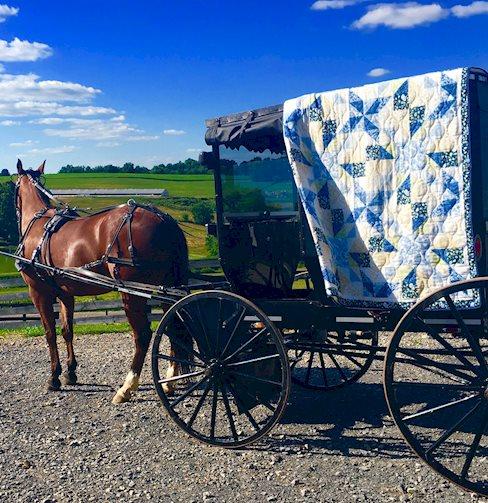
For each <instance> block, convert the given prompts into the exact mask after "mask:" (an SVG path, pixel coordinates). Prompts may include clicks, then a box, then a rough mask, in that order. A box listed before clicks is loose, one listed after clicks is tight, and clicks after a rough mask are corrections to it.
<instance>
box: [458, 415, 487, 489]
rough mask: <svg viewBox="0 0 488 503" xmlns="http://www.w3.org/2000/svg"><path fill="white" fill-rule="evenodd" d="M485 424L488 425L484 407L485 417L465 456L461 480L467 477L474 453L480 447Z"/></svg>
mask: <svg viewBox="0 0 488 503" xmlns="http://www.w3.org/2000/svg"><path fill="white" fill-rule="evenodd" d="M487 423H488V414H487V413H486V407H485V416H484V417H483V419H482V421H481V424H480V428H479V429H478V431H477V432H476V435H475V436H474V439H473V442H472V444H471V446H470V448H469V451H468V455H467V456H466V461H465V462H464V465H463V469H462V470H461V478H462V479H465V478H466V475H468V472H469V469H470V467H471V463H472V462H473V458H474V455H475V454H476V451H477V450H478V447H479V445H480V441H481V437H482V436H483V434H484V433H485V429H486V424H487Z"/></svg>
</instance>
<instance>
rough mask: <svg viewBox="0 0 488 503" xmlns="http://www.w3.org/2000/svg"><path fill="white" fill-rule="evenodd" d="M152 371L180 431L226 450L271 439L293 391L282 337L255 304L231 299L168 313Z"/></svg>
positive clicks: (188, 304) (211, 296) (194, 298)
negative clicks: (261, 439) (270, 432)
mask: <svg viewBox="0 0 488 503" xmlns="http://www.w3.org/2000/svg"><path fill="white" fill-rule="evenodd" d="M152 370H153V379H154V385H155V387H156V391H157V393H158V395H159V397H160V399H161V402H162V404H163V406H164V408H165V409H166V411H167V412H168V414H169V415H170V417H171V418H172V419H173V420H174V421H175V422H176V424H178V426H180V427H181V428H182V429H183V430H184V431H186V432H187V433H188V434H189V435H191V436H193V437H195V438H197V439H198V440H200V441H202V442H205V443H207V444H212V445H219V446H222V447H231V448H232V447H242V446H245V445H248V444H250V443H251V442H254V441H256V440H257V439H259V438H261V437H262V436H263V435H265V434H266V433H267V432H269V431H270V430H271V428H272V427H273V426H274V425H275V424H276V423H277V422H278V421H279V419H280V417H281V415H282V413H283V411H284V409H285V406H286V403H287V399H288V394H289V390H290V370H289V364H288V358H287V353H286V348H285V346H284V343H283V339H282V336H281V334H280V332H279V331H278V330H277V328H276V327H275V326H274V324H273V323H272V322H271V321H270V320H269V318H268V317H267V316H266V315H265V314H264V313H263V312H262V311H261V310H260V309H259V308H258V307H256V306H255V305H254V304H253V303H251V302H249V301H248V300H246V299H244V298H243V297H240V296H239V295H236V294H233V293H229V292H222V291H207V292H198V293H195V294H192V295H189V296H187V297H185V298H184V299H182V300H180V301H179V302H177V303H176V304H174V305H173V306H172V307H171V308H170V309H169V310H168V311H167V312H166V314H165V315H164V316H163V318H162V320H161V322H160V324H159V327H158V329H157V331H156V336H155V340H154V343H153V349H152Z"/></svg>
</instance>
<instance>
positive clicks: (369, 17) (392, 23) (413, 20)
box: [352, 2, 449, 30]
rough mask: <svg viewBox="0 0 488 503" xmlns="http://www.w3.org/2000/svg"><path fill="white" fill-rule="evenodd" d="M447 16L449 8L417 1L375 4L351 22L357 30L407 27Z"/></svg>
mask: <svg viewBox="0 0 488 503" xmlns="http://www.w3.org/2000/svg"><path fill="white" fill-rule="evenodd" d="M447 16H449V10H448V9H444V8H443V7H441V6H440V5H439V4H437V3H432V4H420V3H417V2H406V3H400V4H398V3H391V4H376V5H373V6H371V7H370V8H369V10H368V12H366V14H364V16H362V17H361V18H360V19H358V20H357V21H355V22H354V23H353V24H352V27H353V28H356V29H358V30H361V29H364V28H377V27H378V26H387V27H388V28H394V29H408V28H413V27H414V26H421V25H425V24H430V23H434V22H436V21H439V20H441V19H444V18H445V17H447Z"/></svg>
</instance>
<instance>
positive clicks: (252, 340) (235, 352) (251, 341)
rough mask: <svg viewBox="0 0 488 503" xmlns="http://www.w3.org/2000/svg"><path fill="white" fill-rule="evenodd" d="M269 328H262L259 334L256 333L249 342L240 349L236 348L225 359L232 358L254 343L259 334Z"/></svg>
mask: <svg viewBox="0 0 488 503" xmlns="http://www.w3.org/2000/svg"><path fill="white" fill-rule="evenodd" d="M267 330H268V328H267V327H264V328H262V329H261V330H260V331H259V332H258V333H257V334H254V335H253V336H252V337H251V338H250V339H249V340H248V341H247V342H245V343H244V344H243V345H242V346H241V347H240V348H239V349H236V350H235V351H234V352H233V353H232V354H231V355H230V356H228V357H227V358H225V359H224V362H227V361H229V360H232V358H234V356H236V355H237V354H239V353H240V352H241V351H243V350H244V349H246V348H247V347H248V346H249V345H250V344H252V343H253V342H254V341H255V340H256V339H257V338H258V337H259V336H261V335H262V334H263V333H264V332H266V331H267Z"/></svg>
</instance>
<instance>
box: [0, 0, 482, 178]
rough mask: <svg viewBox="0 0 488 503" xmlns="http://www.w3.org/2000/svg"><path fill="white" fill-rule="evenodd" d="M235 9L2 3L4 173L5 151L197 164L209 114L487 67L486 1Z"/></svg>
mask: <svg viewBox="0 0 488 503" xmlns="http://www.w3.org/2000/svg"><path fill="white" fill-rule="evenodd" d="M240 6H241V4H239V3H237V2H232V3H230V4H229V5H226V6H225V8H223V7H222V6H221V5H220V3H219V2H217V1H216V0H209V1H207V2H203V0H196V1H194V2H191V3H190V2H183V3H180V4H178V5H161V4H160V3H159V2H156V1H154V0H151V1H148V2H145V3H144V7H141V6H140V5H134V4H133V2H130V3H129V2H128V1H127V0H125V1H121V2H115V1H113V0H108V1H106V2H103V3H102V4H99V3H95V2H93V1H88V2H84V3H83V5H78V4H75V5H66V4H65V3H61V2H59V1H58V0H54V1H52V2H49V3H48V4H43V5H41V4H40V3H37V4H34V3H33V2H28V1H19V2H13V1H12V2H7V3H6V4H0V30H1V34H0V91H1V93H0V134H1V139H2V141H1V143H0V146H1V147H2V148H1V152H0V165H1V166H2V168H6V169H8V170H9V171H10V172H12V171H13V170H14V169H15V162H16V159H17V157H20V158H21V159H22V160H23V161H24V162H25V163H26V165H32V166H34V167H35V166H37V165H38V164H40V163H41V162H42V161H43V160H44V159H47V172H49V173H53V172H57V171H58V170H59V168H60V167H61V166H63V165H67V164H72V165H90V166H96V165H106V164H114V165H122V164H123V163H125V162H132V163H134V164H135V165H141V166H146V167H149V168H151V167H152V166H154V165H158V164H162V163H163V164H168V163H175V162H178V161H183V160H185V159H187V158H193V159H196V158H198V153H199V152H200V151H201V150H203V149H208V147H207V146H206V145H205V142H204V134H205V126H204V120H205V119H207V118H212V117H218V116H223V115H227V114H230V113H235V112H240V111H244V110H252V109H256V108H260V107H264V106H269V105H275V104H278V103H282V102H283V101H284V100H286V99H288V98H293V97H296V96H300V95H303V94H306V93H310V92H320V91H325V90H329V89H338V88H344V87H354V86H357V85H361V84H366V83H372V82H377V81H384V80H391V79H395V78H400V77H405V76H409V75H416V74H422V73H428V72H431V71H437V70H445V69H449V68H456V67H461V66H478V67H482V68H487V67H488V51H487V49H488V37H486V21H487V19H488V17H487V16H486V14H487V13H488V2H487V1H474V2H471V1H468V2H463V3H462V4H460V3H459V2H456V1H454V2H443V3H442V4H439V3H418V2H407V3H374V2H368V1H363V0H319V1H315V2H314V1H311V0H309V1H304V0H300V1H298V2H296V3H294V4H293V5H287V6H286V8H283V7H282V3H281V2H280V3H278V2H277V1H270V2H267V3H265V4H262V3H258V2H256V1H255V0H251V1H250V2H248V3H247V4H246V9H245V10H243V9H241V8H240ZM256 13H258V14H256ZM94 14H96V15H94ZM107 19H110V22H109V23H107V22H106V21H105V20H107ZM72 20H76V23H73V21H72ZM202 20H203V22H202ZM205 20H207V21H208V22H205ZM210 20H211V22H210ZM448 33H456V43H455V44H454V43H453V44H449V43H446V34H448ZM86 34H89V36H86ZM425 47H428V52H426V50H425ZM465 54H469V57H468V58H466V56H465Z"/></svg>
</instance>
